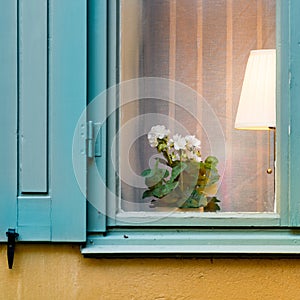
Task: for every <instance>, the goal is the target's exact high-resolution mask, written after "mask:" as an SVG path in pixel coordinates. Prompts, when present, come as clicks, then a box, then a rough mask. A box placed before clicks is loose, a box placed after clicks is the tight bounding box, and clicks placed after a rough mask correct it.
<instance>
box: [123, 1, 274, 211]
mask: <svg viewBox="0 0 300 300" xmlns="http://www.w3.org/2000/svg"><path fill="white" fill-rule="evenodd" d="M275 13H276V3H275V0H249V1H240V0H180V1H176V0H129V1H128V0H123V1H121V22H120V24H121V25H120V35H121V51H120V68H121V72H120V77H121V78H120V80H121V82H122V81H125V80H130V79H133V78H139V77H161V78H168V79H172V80H175V81H178V82H181V83H183V84H185V85H187V86H188V87H190V88H192V89H193V90H195V91H196V92H197V93H198V94H199V95H200V96H199V99H200V100H199V101H197V102H196V103H193V104H192V106H189V105H188V104H187V107H188V108H187V109H185V108H184V107H182V105H181V104H180V103H178V104H177V103H174V102H172V101H170V102H169V103H168V102H166V101H162V100H161V99H154V98H147V99H145V98H140V99H137V100H136V101H130V103H127V102H126V104H125V101H124V103H123V102H122V101H123V100H122V99H123V98H122V97H123V95H122V90H121V97H120V99H121V100H120V101H121V105H122V104H123V105H122V107H121V113H120V129H121V131H120V132H121V135H120V145H121V146H120V157H121V158H120V162H121V163H120V178H121V198H122V200H120V208H121V209H122V210H124V211H153V210H156V209H157V208H153V207H152V206H151V203H150V201H151V200H152V199H153V198H155V197H153V196H151V197H149V198H145V199H142V195H143V193H144V192H145V190H146V189H147V187H146V185H145V184H141V182H144V178H142V177H141V176H140V174H141V173H142V171H143V170H145V169H147V168H149V164H150V165H151V166H152V167H153V165H154V161H155V157H158V155H157V151H156V149H154V148H151V147H150V146H149V143H148V140H147V135H146V133H147V132H149V131H150V129H151V127H152V126H155V125H158V124H164V125H165V126H166V127H168V128H169V129H170V131H171V134H170V135H171V136H172V135H173V134H175V133H179V134H182V135H183V136H185V135H187V134H190V135H195V136H196V137H197V138H198V139H200V140H201V157H202V160H205V158H206V157H208V156H210V155H216V153H214V152H213V151H214V150H213V147H214V146H213V145H218V143H223V141H218V140H217V139H219V136H218V134H216V135H214V134H211V133H213V130H212V129H211V128H210V126H214V125H213V124H212V123H213V122H215V119H214V118H215V117H214V116H213V114H215V116H216V119H217V120H218V122H219V124H220V125H221V128H222V131H223V133H224V140H225V142H226V144H225V146H226V147H225V149H226V152H225V153H224V157H218V159H219V163H218V169H219V173H220V174H221V175H222V176H221V178H220V180H219V181H218V191H217V194H216V195H217V198H218V199H219V200H220V201H221V202H220V204H219V205H220V207H221V212H273V211H274V209H275V204H274V203H275V201H274V198H275V196H274V189H275V186H274V171H273V172H272V174H267V172H266V170H267V169H268V168H269V167H271V168H273V160H274V155H273V153H274V151H273V134H272V132H271V134H270V140H269V133H270V132H268V131H267V130H260V131H257V130H236V129H235V128H234V124H235V117H236V112H237V109H238V105H239V100H240V95H241V89H242V84H243V78H244V74H245V70H246V65H247V60H248V57H249V54H250V51H251V50H254V49H275V47H276V34H275V22H276V21H275V19H276V18H275ZM175 85H176V84H174V86H175ZM174 86H172V84H170V86H169V90H168V93H169V97H170V98H172V99H175V102H176V101H177V100H176V93H178V91H177V90H176V88H175V87H174ZM141 94H143V93H141ZM182 100H183V101H186V102H188V101H189V99H182ZM207 105H209V107H211V111H209V110H208V109H207ZM191 111H192V113H191ZM208 111H209V114H208V113H207V112H208ZM147 116H148V118H147ZM149 116H150V117H149ZM195 116H196V117H195ZM145 120H146V121H145ZM223 146H224V145H223ZM169 171H170V170H169Z"/></svg>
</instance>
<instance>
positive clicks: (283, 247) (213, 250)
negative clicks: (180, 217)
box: [81, 229, 300, 256]
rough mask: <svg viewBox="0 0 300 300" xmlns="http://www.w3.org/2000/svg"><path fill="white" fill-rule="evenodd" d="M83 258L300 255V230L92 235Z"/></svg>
mask: <svg viewBox="0 0 300 300" xmlns="http://www.w3.org/2000/svg"><path fill="white" fill-rule="evenodd" d="M81 253H82V254H83V255H84V256H106V255H112V256H113V255H116V256H120V255H146V256H148V255H149V256H151V255H152V254H153V255H162V256H163V255H197V254H236V255H237V254H275V255H278V254H300V231H299V230H293V229H284V230H280V229H267V230H262V229H257V230H256V229H251V230H249V229H234V230H233V229H230V231H229V230H225V229H220V230H214V229H202V230H196V229H195V230H167V231H164V232H162V231H160V232H159V231H154V230H148V231H146V230H145V231H131V230H127V231H113V232H110V233H109V234H107V235H106V236H99V235H98V236H89V237H88V241H87V244H86V245H85V246H84V247H82V249H81Z"/></svg>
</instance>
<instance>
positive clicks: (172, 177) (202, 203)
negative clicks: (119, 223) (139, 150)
mask: <svg viewBox="0 0 300 300" xmlns="http://www.w3.org/2000/svg"><path fill="white" fill-rule="evenodd" d="M169 135H170V130H168V129H167V128H166V127H165V126H163V125H156V126H153V127H152V128H151V130H150V132H149V133H148V141H149V144H150V146H151V147H152V148H156V149H157V151H158V153H160V154H161V157H160V158H157V159H156V161H155V164H154V167H153V168H151V169H147V170H144V171H143V172H142V174H141V175H142V176H143V177H145V184H146V186H147V187H148V188H147V190H146V191H145V192H144V193H143V198H148V197H151V198H152V199H151V204H150V205H151V207H178V208H180V209H186V208H200V209H201V208H202V209H203V211H205V212H215V211H218V210H220V206H219V205H218V203H219V202H220V200H218V199H217V197H216V195H215V194H216V192H217V183H218V181H219V179H220V175H219V173H218V170H217V164H218V159H217V158H216V157H214V156H208V157H207V158H206V159H205V160H204V161H203V160H202V157H201V152H200V143H201V142H200V140H199V139H197V138H196V137H195V136H194V135H187V136H185V137H182V136H181V135H179V134H175V135H174V136H173V137H172V138H170V137H169Z"/></svg>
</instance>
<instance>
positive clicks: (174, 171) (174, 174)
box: [169, 162, 187, 182]
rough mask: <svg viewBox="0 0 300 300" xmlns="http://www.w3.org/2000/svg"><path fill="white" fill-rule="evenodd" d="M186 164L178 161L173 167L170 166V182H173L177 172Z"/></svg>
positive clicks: (184, 167) (177, 174)
mask: <svg viewBox="0 0 300 300" xmlns="http://www.w3.org/2000/svg"><path fill="white" fill-rule="evenodd" d="M186 167H187V164H185V163H183V162H180V163H179V164H177V165H176V166H175V167H173V168H172V174H171V178H170V180H169V181H170V182H173V181H174V180H175V179H176V178H177V177H178V176H179V174H180V173H181V172H182V171H183V170H184V169H186Z"/></svg>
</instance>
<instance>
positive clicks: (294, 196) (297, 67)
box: [290, 0, 300, 226]
mask: <svg viewBox="0 0 300 300" xmlns="http://www.w3.org/2000/svg"><path fill="white" fill-rule="evenodd" d="M299 15H300V1H297V0H290V26H291V27H290V118H291V119H290V226H299V225H300V202H299V199H300V184H299V178H300V155H299V149H300V118H299V114H300V84H299V82H300V47H299V45H300V31H299V26H300V19H299Z"/></svg>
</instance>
